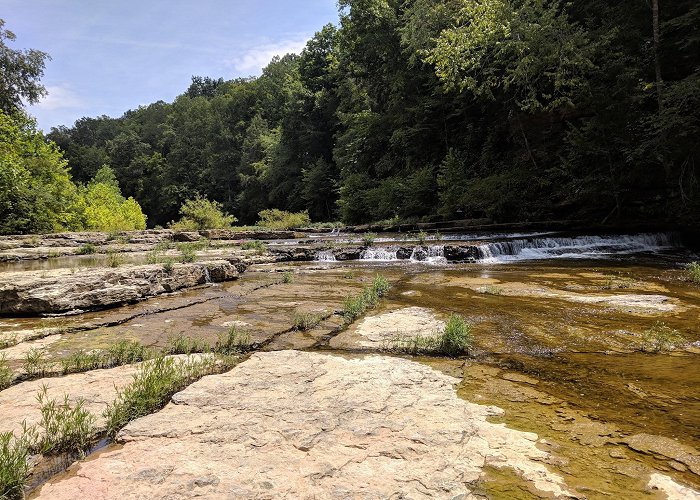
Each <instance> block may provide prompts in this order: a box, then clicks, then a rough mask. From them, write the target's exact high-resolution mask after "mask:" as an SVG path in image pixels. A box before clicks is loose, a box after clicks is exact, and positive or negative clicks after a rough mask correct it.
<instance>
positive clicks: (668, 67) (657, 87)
mask: <svg viewBox="0 0 700 500" xmlns="http://www.w3.org/2000/svg"><path fill="white" fill-rule="evenodd" d="M339 9H340V22H339V24H338V25H337V26H335V25H327V26H324V27H323V28H322V29H321V30H320V31H319V32H317V33H316V34H315V36H314V37H313V38H312V39H311V40H309V42H308V43H307V45H306V47H305V49H304V50H303V51H302V52H301V54H299V55H293V54H290V55H286V56H284V57H275V58H274V59H273V60H272V61H271V62H270V63H269V64H268V66H267V67H266V68H264V70H263V72H262V75H261V76H260V77H257V78H238V79H234V80H224V79H222V78H218V79H216V78H210V77H200V76H197V77H193V78H192V83H191V85H190V86H189V88H187V89H186V90H185V91H184V92H183V94H182V95H180V96H178V97H177V98H176V99H175V101H174V102H172V103H166V102H162V101H159V102H156V103H153V104H150V105H148V106H143V107H140V108H138V109H135V110H130V111H127V112H126V113H125V114H124V115H123V116H122V117H120V118H109V117H106V116H101V117H94V118H82V119H80V120H78V121H77V122H76V123H75V124H74V125H73V126H71V127H58V128H55V129H52V131H51V133H50V134H48V138H49V139H50V140H51V141H53V142H54V143H55V144H57V145H58V147H60V149H61V150H62V151H63V152H64V155H65V158H66V159H67V160H68V162H69V165H70V167H71V172H72V176H73V178H74V179H75V180H76V181H78V182H80V183H86V182H88V181H89V180H90V179H91V178H93V177H94V176H95V175H96V173H97V172H98V170H99V169H100V168H101V167H102V166H103V165H109V166H110V167H111V169H112V170H113V171H114V173H115V175H116V179H117V180H118V182H119V185H120V186H121V189H122V191H123V193H124V195H125V196H130V197H133V198H134V199H135V200H137V201H138V203H139V204H140V205H141V207H142V208H143V211H144V212H145V213H146V214H147V215H148V221H149V224H151V225H155V224H161V225H163V224H165V223H167V222H168V221H170V220H173V219H175V218H176V217H177V214H178V209H179V207H180V206H181V205H182V203H183V202H184V201H185V200H187V199H191V198H193V197H195V196H203V197H206V198H208V199H210V200H216V201H218V202H220V203H221V204H222V205H223V208H224V209H225V210H226V211H227V212H229V213H232V214H235V216H236V217H237V218H238V219H239V221H241V222H242V223H253V222H255V221H256V220H257V214H258V213H259V212H260V211H262V210H264V209H271V208H276V209H282V210H288V211H291V212H299V211H304V210H306V211H308V213H309V215H310V216H311V219H312V220H314V221H330V220H338V219H341V220H343V221H344V222H346V223H363V222H370V221H380V220H393V221H398V220H432V219H448V218H449V219H454V218H460V219H489V220H491V221H493V222H523V221H537V220H562V219H572V220H583V221H590V222H595V223H601V222H609V223H615V222H617V223H621V222H629V221H637V222H649V221H659V222H662V221H663V222H668V223H684V224H692V223H695V222H698V221H699V220H700V185H699V183H698V167H697V166H696V161H697V160H698V137H700V30H699V29H698V26H700V4H698V2H697V1H695V0H677V1H675V2H660V0H651V2H647V1H643V0H621V1H619V2H606V1H603V0H582V1H579V2H571V3H568V2H562V1H557V0H340V2H339Z"/></svg>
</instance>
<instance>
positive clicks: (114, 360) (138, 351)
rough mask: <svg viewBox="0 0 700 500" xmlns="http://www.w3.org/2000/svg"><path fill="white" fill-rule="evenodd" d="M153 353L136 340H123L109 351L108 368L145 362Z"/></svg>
mask: <svg viewBox="0 0 700 500" xmlns="http://www.w3.org/2000/svg"><path fill="white" fill-rule="evenodd" d="M150 357H151V353H150V352H148V349H146V347H145V346H144V345H142V344H141V343H139V342H137V341H135V340H121V341H119V342H117V343H116V344H114V345H113V346H111V347H110V348H109V350H108V351H107V358H108V361H107V365H108V366H122V365H130V364H133V363H138V362H140V361H144V360H145V359H148V358H150Z"/></svg>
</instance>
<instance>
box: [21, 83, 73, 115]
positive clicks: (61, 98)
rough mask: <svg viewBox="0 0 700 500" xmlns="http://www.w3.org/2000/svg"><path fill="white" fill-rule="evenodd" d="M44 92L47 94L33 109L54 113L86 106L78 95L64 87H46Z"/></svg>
mask: <svg viewBox="0 0 700 500" xmlns="http://www.w3.org/2000/svg"><path fill="white" fill-rule="evenodd" d="M46 90H47V92H48V93H49V94H48V95H47V96H46V97H44V98H43V99H42V100H41V101H39V102H38V103H37V104H35V105H34V106H33V108H34V109H39V110H44V111H54V110H57V109H75V108H83V107H85V105H86V103H85V101H83V100H82V99H81V98H80V96H78V94H76V93H75V92H73V91H72V90H71V89H70V88H68V87H66V86H62V85H48V86H47V87H46Z"/></svg>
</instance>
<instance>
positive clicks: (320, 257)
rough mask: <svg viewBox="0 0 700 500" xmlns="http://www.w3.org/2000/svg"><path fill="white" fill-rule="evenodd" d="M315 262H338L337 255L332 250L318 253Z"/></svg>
mask: <svg viewBox="0 0 700 500" xmlns="http://www.w3.org/2000/svg"><path fill="white" fill-rule="evenodd" d="M315 260H316V261H318V262H336V259H335V255H333V252H331V251H330V250H323V251H321V252H317V253H316V258H315Z"/></svg>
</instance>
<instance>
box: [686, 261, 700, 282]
mask: <svg viewBox="0 0 700 500" xmlns="http://www.w3.org/2000/svg"><path fill="white" fill-rule="evenodd" d="M686 273H687V275H688V279H689V280H690V281H692V282H693V283H696V284H698V285H700V262H691V263H690V264H688V265H687V266H686Z"/></svg>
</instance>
